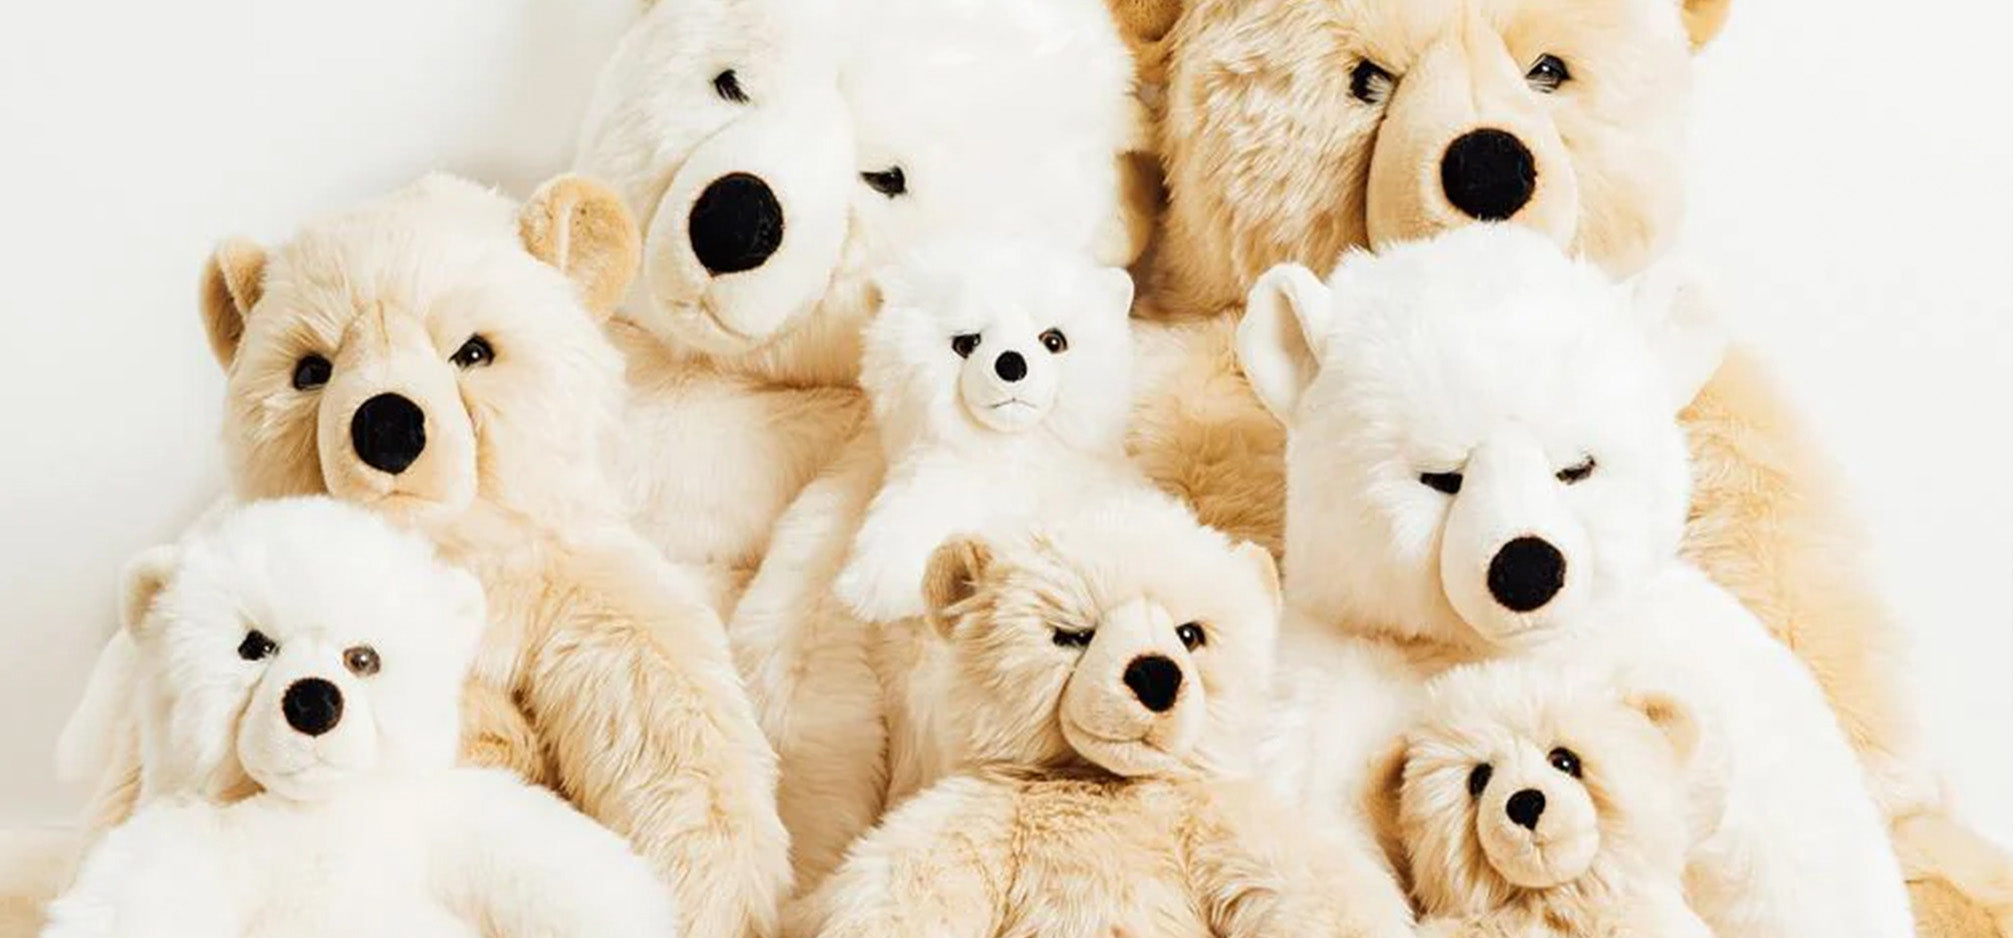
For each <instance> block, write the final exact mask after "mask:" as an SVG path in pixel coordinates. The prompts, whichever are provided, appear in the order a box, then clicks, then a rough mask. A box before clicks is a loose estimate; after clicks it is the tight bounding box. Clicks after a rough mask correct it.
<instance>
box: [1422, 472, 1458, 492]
mask: <svg viewBox="0 0 2013 938" xmlns="http://www.w3.org/2000/svg"><path fill="white" fill-rule="evenodd" d="M1419 484H1421V485H1424V486H1425V487H1427V488H1429V489H1432V490H1434V491H1436V492H1445V493H1447V494H1448V495H1459V494H1461V474H1460V473H1458V472H1422V473H1419Z"/></svg>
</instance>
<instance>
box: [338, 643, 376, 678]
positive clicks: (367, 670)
mask: <svg viewBox="0 0 2013 938" xmlns="http://www.w3.org/2000/svg"><path fill="white" fill-rule="evenodd" d="M381 664H382V662H380V661H379V660H378V657H377V649H375V648H372V647H370V646H369V645H358V646H356V647H355V648H351V649H349V650H347V651H345V652H343V653H342V666H343V667H345V668H348V669H349V673H351V674H354V675H356V676H357V677H370V676H371V675H373V674H376V673H377V670H378V667H379V666H380V665H381Z"/></svg>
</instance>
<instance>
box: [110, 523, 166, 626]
mask: <svg viewBox="0 0 2013 938" xmlns="http://www.w3.org/2000/svg"><path fill="white" fill-rule="evenodd" d="M180 559H181V552H180V551H179V550H177V549H176V548H175V547H174V545H171V544H163V545H161V546H159V547H151V548H148V549H147V550H145V551H142V552H141V553H140V555H139V556H138V557H134V558H133V560H132V562H130V563H128V564H126V571H125V573H124V574H123V575H122V576H121V577H120V578H119V624H120V625H123V626H125V627H126V631H128V632H130V633H132V634H133V635H134V636H136V637H137V636H138V635H139V634H140V632H141V631H142V626H144V625H146V623H147V611H148V610H149V609H151V608H152V607H153V605H154V598H155V597H157V596H159V595H161V590H163V589H166V588H167V586H168V580H169V579H170V578H172V577H173V576H174V575H175V564H176V563H177V562H179V561H180Z"/></svg>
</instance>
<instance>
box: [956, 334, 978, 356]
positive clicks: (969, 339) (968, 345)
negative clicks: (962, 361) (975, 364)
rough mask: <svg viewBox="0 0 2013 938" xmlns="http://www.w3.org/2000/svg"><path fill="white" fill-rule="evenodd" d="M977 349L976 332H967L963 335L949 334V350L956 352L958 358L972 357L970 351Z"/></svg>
mask: <svg viewBox="0 0 2013 938" xmlns="http://www.w3.org/2000/svg"><path fill="white" fill-rule="evenodd" d="M978 350H979V334H978V333H976V332H967V333H965V334H963V335H954V336H951V351H953V352H956V353H957V356H958V357H959V358H970V357H972V353H973V352H976V351H978Z"/></svg>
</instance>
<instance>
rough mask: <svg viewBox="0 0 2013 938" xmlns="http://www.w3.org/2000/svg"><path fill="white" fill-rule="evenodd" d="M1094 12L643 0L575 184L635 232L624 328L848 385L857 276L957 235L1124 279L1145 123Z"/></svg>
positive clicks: (811, 379) (716, 358) (972, 2)
mask: <svg viewBox="0 0 2013 938" xmlns="http://www.w3.org/2000/svg"><path fill="white" fill-rule="evenodd" d="M1131 76H1132V66H1131V60H1130V58H1129V56H1128V54H1127V52H1126V49H1125V46H1124V44H1123V42H1122V41H1121V40H1120V38H1119V36H1118V33H1117V29H1116V27H1115V26H1114V25H1113V23H1112V22H1111V19H1110V16H1109V14H1108V13H1107V12H1106V10H1105V8H1104V5H1103V4H1102V3H1101V2H1100V0H1015V2H1012V3H999V2H993V0H657V2H655V3H654V4H652V5H650V6H649V8H648V9H646V10H645V11H644V13H643V16H642V19H641V20H639V21H638V22H637V23H636V25H635V26H634V27H632V28H631V30H630V31H629V33H628V34H627V35H626V36H625V37H624V39H623V40H622V43H621V45H620V47H619V48H618V49H617V50H616V52H615V54H614V57H613V58H612V59H611V60H610V61H609V62H608V64H607V66H606V67H605V69H604V71H603V72H602V75H601V79H600V83H599V86H598V88H597V90H596V93H595V97H594V101H593V103H592V105H591V107H590V110H589V113H588V117H587V120H586V123H585V127H584V129H583V132H582V136H581V140H580V148H579V154H578V157H577V159H576V168H577V169H578V170H579V171H581V172H583V173H586V174H588V175H591V176H594V177H596V178H599V179H604V180H607V181H608V182H609V183H611V184H612V185H614V186H615V187H616V188H617V189H618V190H619V191H620V192H621V193H622V195H623V197H624V199H625V200H626V201H627V203H628V205H629V207H630V208H631V210H632V211H633V212H635V214H636V216H637V217H638V218H639V219H640V220H641V222H642V224H643V227H644V230H645V242H644V243H645V250H644V276H643V277H642V279H641V281H640V282H639V284H638V285H637V287H638V288H637V290H636V291H635V292H634V293H633V294H632V296H631V298H630V301H629V303H628V304H627V306H626V309H625V316H626V317H627V318H629V319H631V320H634V321H635V322H637V323H638V324H640V325H642V326H644V327H646V328H648V329H649V330H651V331H652V332H654V333H656V334H657V335H659V336H660V337H662V338H664V339H665V340H666V341H667V343H668V344H669V345H670V346H671V347H672V348H673V349H675V350H677V351H678V352H680V353H683V354H688V355H692V356H695V357H700V358H704V359H707V360H710V361H712V362H714V363H715V364H717V365H719V366H721V367H726V368H730V369H732V370H735V371H739V372H743V373H749V374H754V375H757V376H760V377H763V378H768V379H772V380H781V381H788V382H793V383H820V384H840V383H849V382H851V381H852V380H853V379H854V378H855V377H856V376H857V373H858V367H859V353H860V344H859V330H860V328H861V326H863V325H864V324H865V323H866V321H867V319H868V317H869V316H870V314H871V313H872V311H873V300H874V297H873V291H872V290H871V289H870V283H869V277H870V273H871V272H872V271H874V270H875V269H877V268H879V267H880V266H882V265H884V264H886V263H887V262H888V261H890V260H892V259H894V258H895V257H897V256H899V255H900V254H901V253H902V252H903V251H904V250H906V249H908V248H911V247H913V246H916V245H918V244H921V243H925V242H926V241H927V240H929V239H931V238H933V237H936V236H938V235H941V234H943V233H945V232H947V231H959V230H963V229H964V228H965V227H966V226H970V225H978V226H980V227H982V228H1007V229H1011V230H1021V231H1025V232H1027V233H1028V234H1029V235H1030V236H1034V237H1040V238H1043V239H1045V240H1048V241H1050V242H1051V243H1055V244H1058V245H1064V246H1068V247H1072V248H1076V249H1080V250H1083V251H1088V252H1094V253H1095V254H1096V255H1097V257H1098V258H1099V259H1100V260H1102V261H1104V262H1106V263H1110V264H1114V265H1119V266H1123V265H1125V264H1127V263H1129V262H1130V261H1131V260H1132V259H1133V258H1134V257H1135V256H1136V255H1137V253H1138V251H1139V249H1140V247H1141V246H1142V242H1143V238H1144V229H1145V221H1144V219H1139V218H1134V217H1132V215H1131V213H1129V212H1128V210H1127V205H1128V204H1129V203H1128V202H1127V201H1126V200H1124V199H1122V198H1121V191H1120V190H1121V185H1120V164H1121V160H1122V158H1123V156H1124V154H1126V153H1127V152H1129V151H1131V150H1135V149H1138V148H1139V146H1140V145H1141V143H1142V140H1143V127H1144V122H1143V120H1142V119H1141V117H1140V109H1139V107H1138V104H1137V101H1136V99H1134V98H1133V97H1132V96H1131Z"/></svg>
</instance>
